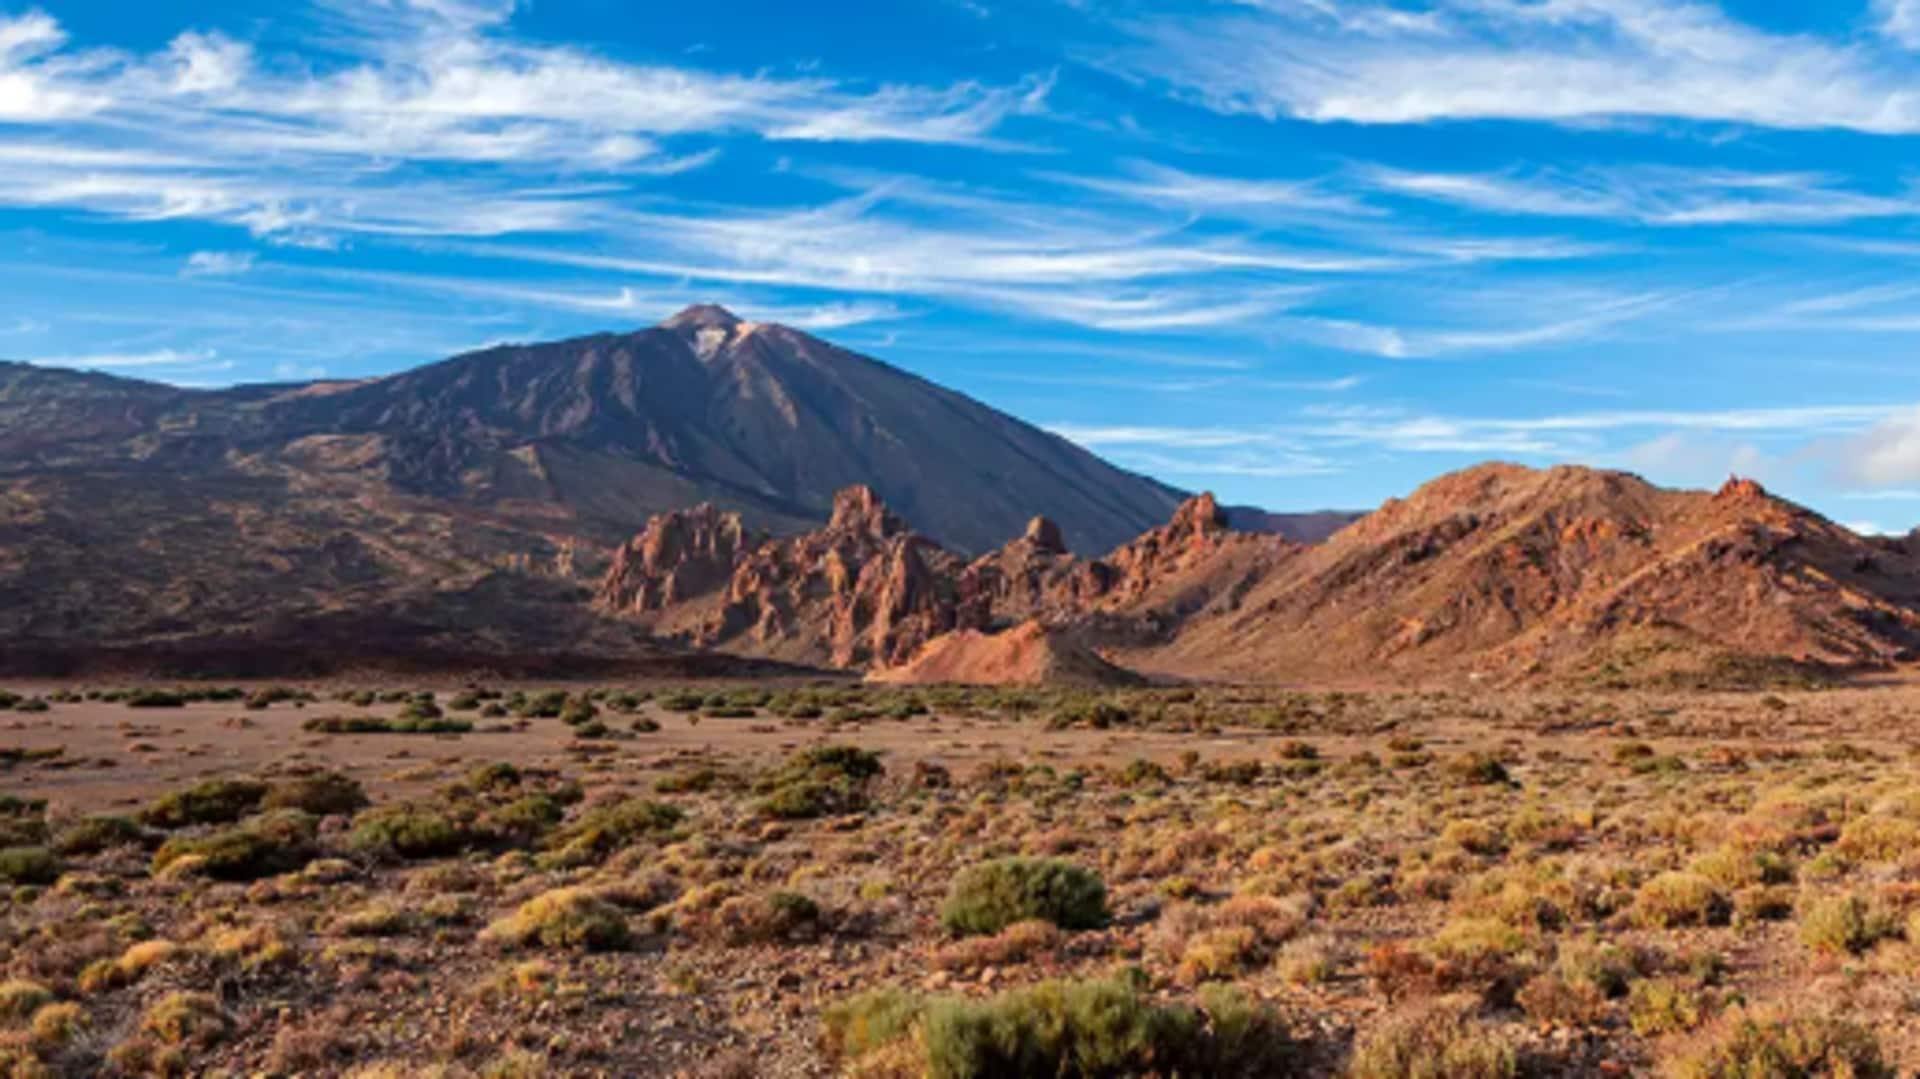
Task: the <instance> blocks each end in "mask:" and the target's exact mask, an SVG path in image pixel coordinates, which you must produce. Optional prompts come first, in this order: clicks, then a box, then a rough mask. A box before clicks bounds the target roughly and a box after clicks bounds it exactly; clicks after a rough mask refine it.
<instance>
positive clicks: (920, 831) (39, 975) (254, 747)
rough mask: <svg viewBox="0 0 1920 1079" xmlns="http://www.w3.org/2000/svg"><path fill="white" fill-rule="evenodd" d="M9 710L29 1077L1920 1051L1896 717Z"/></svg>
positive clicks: (1827, 702) (1899, 1064)
mask: <svg viewBox="0 0 1920 1079" xmlns="http://www.w3.org/2000/svg"><path fill="white" fill-rule="evenodd" d="M13 692H14V693H15V694H16V695H17V696H18V700H17V701H15V702H14V703H13V706H12V709H11V710H10V711H7V712H0V744H4V745H5V746H6V747H7V750H8V757H7V760H6V763H5V764H4V765H0V767H4V768H5V773H4V775H5V784H6V790H7V792H8V795H9V800H8V802H7V803H6V808H5V812H6V814H7V815H6V817H5V820H4V824H5V828H6V833H7V834H6V837H5V843H4V844H0V845H4V846H5V847H7V848H8V849H7V851H6V853H5V855H4V857H0V872H3V873H5V874H6V876H7V879H8V885H9V888H10V891H11V895H12V900H11V903H10V905H9V906H8V908H7V912H6V918H5V922H4V924H5V934H6V937H5V945H6V947H5V949H4V951H5V955H6V957H7V958H6V960H5V970H4V972H0V973H4V977H5V979H6V986H5V990H4V993H3V994H0V1009H3V1010H4V1014H5V1016H6V1019H5V1022H6V1026H7V1033H6V1034H5V1040H4V1043H0V1044H3V1045H4V1047H5V1048H4V1049H0V1052H4V1053H5V1054H6V1055H7V1059H8V1060H9V1061H10V1063H11V1066H12V1068H13V1074H18V1075H33V1074H48V1073H54V1074H82V1073H92V1072H96V1071H100V1070H107V1069H119V1070H127V1071H139V1070H152V1071H160V1072H172V1073H176V1074H211V1073H218V1072H222V1071H225V1072H229V1073H233V1074H288V1075H291V1074H331V1073H343V1072H357V1073H359V1074H363V1075H369V1076H372V1075H414V1074H424V1073H425V1072H426V1070H429V1069H437V1070H438V1072H439V1073H443V1074H455V1075H460V1074H475V1075H499V1076H508V1075H532V1074H609V1075H617V1074H633V1073H636V1072H650V1073H652V1072H668V1073H683V1074H692V1075H743V1076H744V1075H812V1074H834V1073H842V1072H845V1073H853V1074H862V1075H910V1074H922V1073H927V1072H931V1073H933V1074H940V1075H993V1074H1006V1073H1007V1069H1009V1068H1014V1067H1017V1066H1019V1063H1020V1061H1021V1060H1022V1059H1023V1058H1022V1057H1021V1054H1023V1053H1037V1052H1041V1051H1047V1052H1063V1053H1067V1054H1069V1055H1070V1056H1071V1059H1075V1060H1077V1061H1079V1062H1081V1064H1082V1066H1084V1067H1086V1069H1087V1070H1088V1071H1091V1072H1099V1071H1100V1070H1101V1069H1102V1068H1106V1069H1109V1070H1116V1071H1117V1070H1123V1069H1132V1070H1136V1071H1138V1070H1159V1071H1162V1072H1164V1073H1167V1074H1172V1073H1175V1072H1178V1073H1179V1074H1228V1075H1231V1074H1241V1075H1268V1074H1303V1075H1314V1074H1339V1073H1345V1074H1349V1075H1355V1076H1385V1075H1404V1074H1429V1075H1488V1076H1492V1075H1510V1074H1520V1073H1549V1074H1594V1075H1606V1074H1638V1073H1649V1072H1659V1073H1666V1074H1675V1075H1689V1076H1721V1075H1725V1076H1732V1075H1747V1074H1769V1075H1772V1074H1781V1075H1787V1074H1828V1073H1833V1074H1855V1075H1871V1074H1893V1073H1894V1071H1895V1070H1896V1069H1898V1070H1899V1071H1906V1070H1908V1069H1911V1068H1912V1067H1914V1066H1915V1065H1916V1064H1920V1037H1917V1036H1916V1033H1915V1031H1916V1029H1920V1027H1917V1025H1916V1023H1915V1022H1914V1014H1913V1007H1914V1004H1913V1001H1914V1000H1915V990H1916V974H1920V888H1916V887H1915V884H1914V879H1915V872H1916V870H1917V869H1920V863H1917V862H1916V858H1917V857H1920V855H1916V853H1915V852H1916V849H1920V844H1917V843H1916V840H1917V839H1920V782H1916V781H1915V779H1914V778H1913V777H1914V771H1913V762H1914V755H1915V751H1916V748H1917V747H1920V724H1916V723H1915V722H1914V720H1913V718H1912V717H1913V716H1914V715H1915V708H1916V705H1920V687H1913V686H1910V685H1906V684H1901V683H1888V684H1877V685H1872V684H1859V683H1851V684H1845V685H1823V684H1809V685H1805V686H1800V687H1793V688H1781V689H1779V690H1777V691H1745V692H1737V693H1732V692H1729V693H1715V692H1702V691H1694V692H1681V691H1673V692H1649V691H1580V692H1556V691H1550V690H1511V691H1494V690H1471V691H1464V690H1463V691H1458V692H1429V693H1421V692H1411V691H1398V692H1396V691H1374V692H1351V693H1325V692H1296V691H1287V690H1280V689H1239V688H1227V687H1191V688H1188V687H1180V688H1155V689H1107V690H1065V689H972V690H967V689H954V688H937V687H935V688H910V687H909V688H883V687H873V686H862V685H860V684H858V683H852V682H846V681H815V682H805V681H790V682H770V683H761V684H746V685H727V684H718V683H716V684H674V685H667V684H640V685H633V684H618V685H587V684H558V685H540V686H533V685H517V684H515V685H508V684H499V685H494V686H485V685H479V684H475V685H470V686H461V685H457V684H439V685H427V684H422V685H418V686H413V685H405V686H403V685H400V684H396V683H391V682H389V683H385V684H382V685H378V686H374V685H359V684H347V683H328V684H291V683H290V684H286V685H265V684H250V685H244V686H234V687H231V688H224V687H223V688H219V689H215V688H212V687H209V686H205V685H197V686H193V687H188V688H187V689H186V690H185V691H184V692H181V691H176V690H175V689H173V688H172V687H171V686H167V685H159V684H143V685H139V686H110V685H109V684H107V683H100V684H97V685H94V686H84V685H59V686H55V685H27V684H21V685H18V686H16V687H14V688H13ZM429 695H430V696H429ZM43 703H44V706H45V710H44V711H40V710H38V709H40V708H41V707H42V704H43ZM1910 938H1911V939H1910ZM1754 1068H1761V1069H1763V1070H1759V1071H1754V1070H1752V1069H1754ZM1768 1068H1771V1069H1775V1070H1765V1069H1768Z"/></svg>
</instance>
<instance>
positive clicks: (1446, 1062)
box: [1347, 999, 1520, 1079]
mask: <svg viewBox="0 0 1920 1079" xmlns="http://www.w3.org/2000/svg"><path fill="white" fill-rule="evenodd" d="M1519 1073H1520V1059H1519V1054H1518V1053H1517V1052H1516V1051H1515V1049H1514V1047H1513V1044H1512V1043H1511V1042H1509V1041H1508V1040H1506V1039H1505V1038H1503V1037H1501V1036H1499V1035H1497V1034H1495V1033H1494V1032H1492V1031H1490V1030H1487V1029H1486V1028H1484V1027H1482V1026H1481V1025H1480V1024H1479V1023H1477V1022H1475V1021H1474V1019H1473V1018H1472V1010H1471V1008H1469V1007H1468V1006H1466V1005H1465V1004H1463V1003H1462V1002H1460V1001H1458V1000H1451V999H1443V1000H1438V1001H1433V1002H1431V1003H1428V1004H1426V1005H1423V1006H1421V1007H1419V1008H1415V1009H1413V1010H1410V1011H1404V1012H1401V1013H1399V1014H1397V1015H1393V1016H1390V1017H1388V1018H1387V1019H1386V1020H1385V1021H1383V1022H1381V1023H1380V1024H1379V1025H1377V1026H1375V1027H1374V1028H1373V1029H1372V1030H1369V1031H1367V1032H1366V1034H1364V1035H1363V1036H1362V1037H1361V1038H1360V1040H1359V1041H1358V1043H1357V1044H1356V1045H1355V1046H1354V1050H1353V1057H1352V1059H1351V1060H1349V1061H1348V1063H1347V1075H1348V1076H1349V1077H1351V1079H1505V1077H1507V1076H1514V1075H1518V1074H1519Z"/></svg>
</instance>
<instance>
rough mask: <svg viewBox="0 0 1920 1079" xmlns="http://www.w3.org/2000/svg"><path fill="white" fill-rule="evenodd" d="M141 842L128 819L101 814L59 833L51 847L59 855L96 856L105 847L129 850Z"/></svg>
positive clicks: (136, 830)
mask: <svg viewBox="0 0 1920 1079" xmlns="http://www.w3.org/2000/svg"><path fill="white" fill-rule="evenodd" d="M143 838H145V833H144V832H142V831H141V830H140V825H139V824H137V823H135V822H134V820H133V818H132V817H121V816H115V815H111V814H101V815H98V816H92V817H88V818H86V819H84V820H81V821H78V822H76V823H74V824H72V825H71V826H69V827H68V828H67V829H66V830H64V831H62V832H61V833H60V835H59V838H57V839H55V840H54V843H53V847H54V849H55V850H57V851H59V852H60V853H61V854H66V855H76V854H80V855H85V854H98V853H100V852H101V851H103V850H106V849H108V848H109V847H121V846H129V845H131V844H135V843H138V842H140V841H141V840H142V839H143Z"/></svg>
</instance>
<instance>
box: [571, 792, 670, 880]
mask: <svg viewBox="0 0 1920 1079" xmlns="http://www.w3.org/2000/svg"><path fill="white" fill-rule="evenodd" d="M685 817H686V814H684V813H682V812H681V811H680V809H679V807H677V806H673V805H669V804H667V803H666V802H656V801H652V800H651V799H646V798H628V799H625V800H624V801H619V802H613V803H611V804H608V805H602V806H595V807H593V808H592V809H589V810H587V811H586V812H585V813H583V814H581V816H580V819H579V820H577V821H575V822H573V823H572V824H570V825H568V826H567V827H566V828H563V829H561V830H560V831H559V832H558V833H556V834H555V835H554V836H553V839H552V841H551V842H550V843H549V844H548V846H549V847H550V848H551V849H552V851H553V854H552V858H551V860H552V862H553V863H554V864H556V865H565V866H576V865H587V864H590V863H596V862H603V861H605V860H606V859H607V856H608V855H611V854H612V853H613V852H615V851H617V850H619V849H620V848H622V847H625V846H628V845H630V844H631V843H633V842H634V841H635V840H637V839H639V838H641V837H643V836H656V835H664V834H666V833H668V832H671V831H673V830H674V829H675V828H677V827H679V825H680V822H681V821H682V820H683V819H685Z"/></svg>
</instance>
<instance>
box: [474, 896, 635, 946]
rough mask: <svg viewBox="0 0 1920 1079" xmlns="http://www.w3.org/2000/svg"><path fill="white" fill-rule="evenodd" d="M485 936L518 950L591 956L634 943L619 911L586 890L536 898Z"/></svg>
mask: <svg viewBox="0 0 1920 1079" xmlns="http://www.w3.org/2000/svg"><path fill="white" fill-rule="evenodd" d="M482 936H483V937H484V938H485V939H487V940H493V941H499V942H501V943H505V944H511V945H515V946H518V947H526V946H527V945H530V944H536V943H537V944H539V945H541V946H542V947H546V948H568V949H575V950H580V951H591V952H602V951H616V950H619V949H621V948H625V947H626V946H627V945H628V944H629V943H631V941H632V934H631V933H630V932H629V931H628V929H627V920H626V919H625V918H624V917H622V916H621V914H620V908H618V907H616V906H614V905H613V904H611V903H609V902H607V901H606V900H604V899H601V898H600V897H598V896H596V895H594V894H593V893H592V892H590V891H588V890H586V889H584V888H557V889H555V890H553V891H550V892H543V893H541V894H540V895H537V896H534V897H533V898H532V899H529V900H527V901H526V902H525V903H522V904H521V905H520V908H519V909H518V910H516V911H514V912H513V914H512V915H510V916H508V917H506V918H502V919H500V920H499V921H497V922H494V923H493V924H492V925H489V926H488V927H487V928H486V932H485V933H483V934H482Z"/></svg>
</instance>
